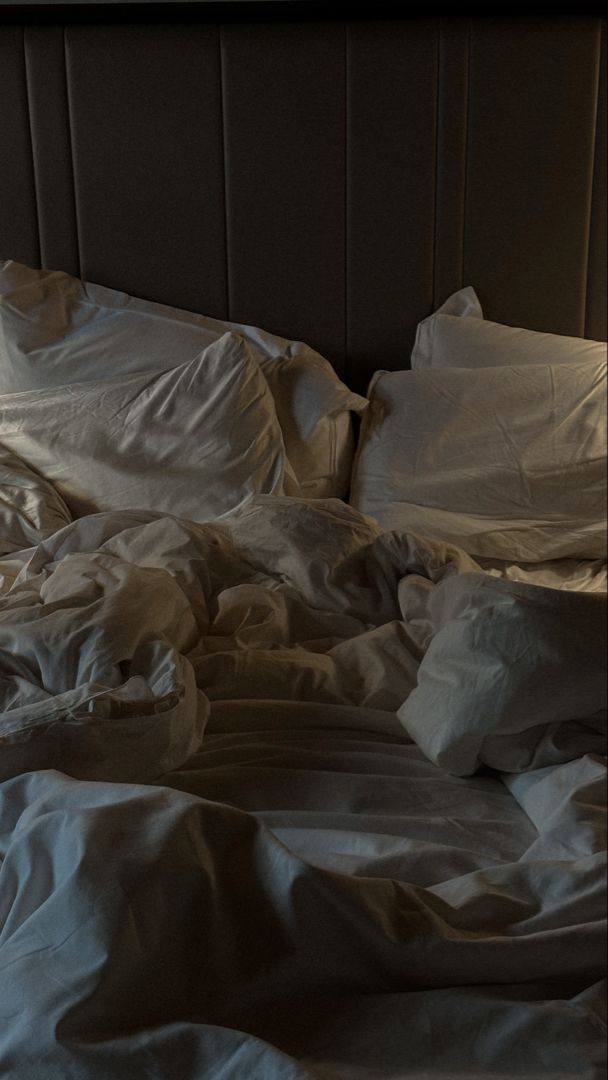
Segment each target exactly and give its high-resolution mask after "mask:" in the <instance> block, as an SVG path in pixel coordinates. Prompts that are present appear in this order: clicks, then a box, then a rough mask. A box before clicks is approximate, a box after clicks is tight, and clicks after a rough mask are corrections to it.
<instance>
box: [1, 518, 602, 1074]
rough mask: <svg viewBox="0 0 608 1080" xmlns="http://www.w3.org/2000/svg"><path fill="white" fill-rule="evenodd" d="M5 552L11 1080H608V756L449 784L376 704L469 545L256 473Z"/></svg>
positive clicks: (385, 707)
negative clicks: (309, 495) (214, 518)
mask: <svg viewBox="0 0 608 1080" xmlns="http://www.w3.org/2000/svg"><path fill="white" fill-rule="evenodd" d="M3 567H4V568H5V569H6V571H7V573H6V575H5V578H4V592H3V596H2V601H1V603H0V650H1V651H0V656H1V657H2V665H3V679H2V681H1V683H0V694H2V695H3V704H2V709H3V712H2V724H3V725H4V729H3V735H4V742H3V746H2V753H1V754H0V762H2V763H3V767H4V768H5V773H4V774H3V777H2V782H1V783H0V856H1V858H2V863H1V867H0V1001H1V1002H2V1003H3V1005H2V1013H3V1021H4V1023H3V1026H2V1027H0V1074H2V1075H3V1076H6V1077H9V1078H11V1080H12V1078H18V1080H26V1078H27V1080H30V1078H34V1080H38V1078H41V1080H42V1077H44V1078H45V1080H46V1078H48V1077H49V1076H53V1077H55V1076H57V1077H59V1076H60V1077H62V1078H63V1077H70V1078H78V1080H80V1078H82V1080H98V1078H99V1080H102V1078H103V1080H107V1078H108V1077H109V1076H112V1077H113V1078H117V1080H122V1078H125V1080H127V1078H128V1080H131V1078H133V1080H135V1078H136V1077H137V1078H139V1077H142V1076H150V1077H154V1078H155V1080H156V1078H161V1077H162V1078H164V1077H167V1078H169V1077H171V1078H174V1077H175V1076H176V1075H179V1076H180V1078H182V1077H183V1078H184V1080H195V1078H196V1080H199V1078H201V1077H212V1078H214V1080H215V1078H216V1077H217V1078H221V1080H243V1078H249V1077H258V1078H260V1080H275V1078H277V1080H278V1078H280V1080H284V1078H285V1080H287V1078H289V1080H292V1078H300V1077H302V1078H304V1077H312V1078H315V1080H342V1078H350V1077H352V1078H357V1080H359V1078H365V1080H371V1078H373V1080H381V1078H382V1080H388V1078H392V1077H395V1078H397V1077H404V1076H408V1078H409V1077H415V1078H419V1080H422V1078H423V1077H424V1078H425V1080H428V1078H432V1080H439V1078H442V1080H443V1078H446V1080H447V1078H448V1077H449V1078H452V1077H455V1076H462V1077H467V1080H468V1078H472V1077H492V1078H498V1077H500V1078H503V1077H504V1078H506V1077H514V1076H525V1077H526V1078H530V1080H532V1078H539V1080H540V1078H541V1077H542V1078H546V1080H549V1078H551V1080H555V1078H558V1077H559V1078H562V1077H563V1078H565V1077H577V1078H581V1077H583V1078H585V1080H595V1078H596V1077H598V1076H599V1075H600V1074H601V1068H602V1061H603V1052H604V1028H603V1021H602V980H603V978H604V975H605V936H604V915H605V897H604V883H605V861H604V855H603V850H604V848H605V830H604V815H603V804H604V800H605V766H604V762H603V760H602V758H601V757H600V756H598V755H597V753H589V752H585V748H584V747H581V748H580V750H581V752H580V753H577V755H576V756H575V757H569V758H567V759H566V760H564V761H563V762H559V763H557V764H551V765H548V766H544V767H540V768H535V769H532V770H528V771H523V772H521V773H519V774H510V773H501V772H500V771H499V770H487V769H486V770H482V771H481V772H480V773H478V774H477V775H475V776H473V777H467V778H462V777H458V776H452V775H450V774H449V773H447V772H445V771H444V770H441V769H439V768H437V766H435V765H433V764H432V763H431V762H430V761H429V760H428V759H427V758H426V757H425V755H424V754H423V753H422V751H421V750H420V749H419V747H418V746H417V745H416V744H415V743H414V742H413V741H412V740H411V739H410V738H409V737H408V735H407V734H406V732H405V731H404V728H403V727H402V725H401V724H400V723H399V721H398V719H397V718H396V711H397V709H398V708H399V706H400V705H401V703H402V702H403V701H404V700H405V699H406V698H407V697H408V694H409V693H410V692H411V690H412V689H413V688H414V687H415V686H416V682H417V676H418V671H419V669H420V663H421V660H422V662H424V661H423V655H424V652H425V649H426V647H427V644H428V640H429V623H428V611H429V607H428V600H429V598H430V597H431V596H432V595H433V594H434V593H435V592H436V590H437V589H441V588H442V587H446V584H448V585H449V582H450V580H452V579H454V578H455V577H458V578H459V579H461V580H462V581H463V582H464V586H466V582H467V581H468V580H469V579H464V578H462V575H466V574H470V575H472V576H471V579H470V580H471V581H474V580H477V579H478V570H479V568H478V567H477V565H476V564H475V563H474V562H473V561H472V560H471V559H469V558H468V557H467V556H465V555H464V554H462V553H460V552H459V551H458V550H457V549H454V548H450V547H449V546H446V545H440V544H428V543H425V542H424V541H421V540H419V539H417V538H416V537H411V536H408V535H406V534H381V531H380V529H378V528H377V527H376V526H375V524H374V523H373V522H371V521H370V520H369V519H365V518H363V517H362V516H361V515H360V514H358V513H357V512H356V511H354V510H353V509H351V508H349V507H346V506H344V505H343V504H342V503H339V502H337V501H329V502H326V503H316V504H312V503H307V502H306V501H304V500H295V499H286V498H273V497H260V498H257V499H255V500H254V501H253V502H252V503H251V505H250V506H249V507H248V508H247V509H246V510H245V511H241V512H239V513H238V514H236V515H234V516H233V517H232V518H230V519H224V520H223V521H222V523H218V524H214V525H194V524H192V523H186V522H181V521H179V520H178V519H175V518H168V517H162V516H161V515H158V514H144V513H131V514H126V513H106V514H98V515H94V516H92V517H89V518H84V519H81V520H80V521H77V522H74V523H72V524H71V525H68V526H67V527H66V528H64V529H62V530H61V531H60V532H59V533H57V534H55V536H54V537H52V538H50V539H46V540H45V541H44V542H43V543H42V544H40V545H39V546H38V547H36V548H32V549H29V550H28V551H26V552H23V553H20V554H15V553H12V554H11V556H10V558H9V559H7V560H2V561H1V562H0V571H1V570H2V569H3ZM506 588H507V589H508V588H509V585H508V582H507V584H506ZM531 595H532V593H531ZM404 596H406V597H407V605H406V606H405V607H404ZM134 597H136V598H137V604H136V606H135V608H134V609H133V608H132V601H133V598H134ZM593 599H594V600H597V597H594V598H593ZM557 602H558V601H557ZM594 610H596V609H595V608H594ZM128 611H134V614H132V615H131V617H129V616H128V614H127V613H128ZM573 629H575V628H573ZM432 631H433V628H432V627H431V635H430V636H431V640H432V636H433V633H432ZM522 633H525V630H522ZM153 646H154V647H153ZM171 659H173V667H172V669H171V670H172V673H173V674H172V678H173V679H174V681H173V683H172V684H171V686H172V690H171V694H172V696H171V694H169V697H170V699H171V700H170V702H169V705H168V706H167V708H166V709H165V707H164V705H163V701H164V699H163V701H161V700H160V697H159V695H156V698H155V696H154V687H155V685H156V683H155V679H156V680H157V679H158V677H159V672H160V668H161V667H162V665H164V668H163V671H165V672H166V670H168V667H167V665H168V664H169V661H170V660H171ZM589 664H590V667H589V672H588V671H585V670H584V666H583V668H582V669H579V670H577V671H573V678H578V679H581V680H585V679H586V677H587V676H588V675H589V673H590V672H591V671H592V669H593V673H594V674H595V672H594V668H593V666H594V665H595V664H596V658H594V657H592V658H591V659H590V661H589ZM188 673H190V674H188ZM191 676H193V680H192V678H191ZM193 681H194V683H195V684H196V688H195V689H194V687H193ZM125 688H128V689H125ZM165 689H166V687H165ZM193 694H194V695H195V696H196V702H197V705H196V708H194V707H193V704H192V702H193V698H192V695H193ZM74 695H76V696H74ZM188 695H190V697H188ZM156 706H158V710H157V713H156V714H154V715H156V716H157V718H159V726H158V727H157V728H156V729H155V730H156V735H157V736H158V732H159V731H161V729H162V731H161V734H162V735H163V738H164V739H165V743H164V744H163V745H166V744H167V742H168V744H169V745H170V746H171V747H172V749H173V751H174V753H175V759H174V764H175V767H172V768H171V769H170V771H169V772H167V771H163V768H164V766H163V762H164V760H165V759H164V758H162V759H161V757H155V756H154V755H155V754H157V747H158V741H157V739H156V741H155V740H154V739H153V740H151V741H150V740H148V741H146V738H142V739H141V741H139V742H138V738H137V736H138V732H140V733H142V732H143V733H144V734H145V732H146V731H148V730H149V727H147V726H146V724H144V723H142V717H143V716H144V714H145V716H146V717H149V716H150V715H152V713H153V709H154V707H156ZM169 706H170V708H169ZM180 709H182V712H181V714H180V715H179V717H178V721H179V722H178V723H177V725H176V723H175V718H174V714H175V712H176V710H177V713H179V710H180ZM53 710H54V711H53ZM146 710H147V712H146ZM163 710H164V711H163ZM171 710H173V712H172V713H171V717H169V715H168V714H169V711H171ZM11 713H12V714H13V721H12V723H11V722H10V717H11ZM28 713H29V716H30V719H31V721H32V723H30V725H29V726H28V724H27V717H28ZM194 714H196V718H197V720H196V724H195V723H194V722H193V716H194ZM7 718H9V719H8V720H7ZM163 718H165V719H167V724H166V725H165V727H164V728H163V724H162V721H163ZM51 719H52V721H53V722H52V723H51V722H50V720H51ZM530 722H533V718H530ZM188 725H190V726H189V727H188ZM197 725H198V726H197ZM185 729H187V732H186V733H187V734H188V736H189V739H186V740H185V742H184V730H185ZM11 731H12V735H11V734H9V733H10V732H11ZM201 732H202V741H201ZM176 733H177V734H178V735H179V737H180V738H181V739H182V743H179V745H176V740H175V736H176ZM104 739H105V743H106V745H105V747H104ZM11 740H12V741H11ZM178 742H179V740H178ZM193 743H194V744H196V745H197V746H198V748H197V749H195V751H194V753H192V752H191V751H192V744H193ZM7 747H9V748H10V747H12V754H7V753H6V750H7ZM41 748H42V749H41ZM592 748H593V749H595V744H593V745H592ZM51 749H52V753H51ZM41 753H42V760H41V759H40V754H41ZM45 755H46V761H45V760H44V758H45ZM7 762H8V765H7V764H6V763H7ZM45 764H46V766H47V767H44V765H45ZM117 779H120V781H121V782H117ZM142 781H144V782H142Z"/></svg>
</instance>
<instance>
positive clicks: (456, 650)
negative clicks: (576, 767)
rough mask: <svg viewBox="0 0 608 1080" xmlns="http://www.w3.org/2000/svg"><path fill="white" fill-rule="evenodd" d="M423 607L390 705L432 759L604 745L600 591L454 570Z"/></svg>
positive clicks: (454, 762) (462, 771)
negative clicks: (410, 672)
mask: <svg viewBox="0 0 608 1080" xmlns="http://www.w3.org/2000/svg"><path fill="white" fill-rule="evenodd" d="M402 595H403V591H402ZM427 616H428V619H429V621H430V623H431V626H432V628H433V630H434V636H433V637H432V638H431V641H430V644H429V646H428V649H427V651H426V653H425V655H424V657H423V659H422V662H421V665H420V668H419V671H418V685H417V687H416V688H415V689H414V690H413V691H412V692H411V694H410V695H409V697H408V698H407V700H406V701H405V702H404V704H403V705H402V706H401V708H400V709H399V711H398V716H399V719H400V721H401V723H402V724H403V726H404V728H405V729H406V731H407V732H408V734H409V735H410V736H411V738H412V739H414V740H415V742H416V743H417V744H418V746H419V747H420V749H421V750H422V751H423V753H424V754H426V756H427V757H428V758H429V759H430V760H431V761H432V762H434V764H435V765H438V766H439V767H440V768H442V769H445V770H446V772H449V773H453V774H455V775H456V776H469V775H471V774H472V773H474V772H476V770H477V769H479V768H480V767H481V766H482V765H487V766H490V767H491V768H493V769H498V770H500V771H504V772H525V771H527V770H529V769H537V768H542V767H544V766H548V765H557V764H561V763H563V762H566V761H570V760H572V759H573V758H577V757H580V756H581V755H582V754H586V753H605V752H606V713H605V706H606V690H607V687H606V597H605V596H602V595H598V594H596V593H594V594H586V593H571V592H562V591H560V590H556V589H547V588H543V587H541V586H536V585H527V584H523V583H521V582H517V583H514V582H511V581H505V580H498V579H495V578H490V577H486V576H484V575H481V574H462V575H455V576H453V577H448V578H445V579H444V580H443V581H442V582H441V583H440V584H438V585H436V586H434V587H433V588H432V589H431V590H430V595H429V599H428V611H427Z"/></svg>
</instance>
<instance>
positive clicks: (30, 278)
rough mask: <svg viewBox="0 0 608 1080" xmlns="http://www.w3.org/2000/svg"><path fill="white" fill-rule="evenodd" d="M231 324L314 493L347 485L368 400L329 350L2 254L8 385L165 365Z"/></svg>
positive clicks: (304, 484)
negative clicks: (358, 417) (354, 420)
mask: <svg viewBox="0 0 608 1080" xmlns="http://www.w3.org/2000/svg"><path fill="white" fill-rule="evenodd" d="M227 332H232V333H237V334H239V336H241V337H243V338H245V340H246V341H248V343H249V345H250V346H251V356H252V357H253V358H254V359H255V360H256V362H257V363H259V365H260V367H261V369H262V371H263V374H264V377H265V378H266V379H267V382H268V385H269V387H270V389H271V392H272V394H273V395H274V399H275V406H276V410H277V415H278V419H279V422H280V424H281V429H282V434H283V439H284V442H285V447H286V452H287V456H288V458H289V461H290V464H291V467H292V469H293V471H294V473H295V475H296V477H297V480H298V483H299V485H300V487H301V490H302V491H303V493H304V494H306V495H307V496H309V497H310V498H325V497H332V496H336V497H339V498H342V497H344V496H346V494H347V492H348V485H349V481H350V472H351V467H352V459H353V454H354V439H353V433H352V425H351V411H354V412H361V410H362V409H364V408H365V406H366V404H367V402H366V400H365V398H362V397H360V396H359V395H357V394H353V393H352V392H351V391H350V390H349V389H348V387H346V386H345V385H344V383H343V382H341V380H340V379H338V377H337V375H336V374H335V372H334V370H333V368H332V367H331V365H330V364H329V363H328V361H327V360H325V359H324V357H322V356H320V355H319V353H317V352H315V351H314V350H313V349H311V348H309V347H308V346H307V345H305V344H303V343H302V342H298V341H288V340H287V339H285V338H282V337H278V336H277V335H275V334H270V333H268V332H267V331H265V330H260V329H259V328H258V327H254V326H246V325H243V324H241V323H232V322H223V321H221V320H218V319H212V318H209V317H207V316H204V315H197V314H195V313H193V312H189V311H182V310H179V309H177V308H172V307H168V306H166V305H164V304H157V303H155V302H153V301H149V300H142V299H139V298H137V297H134V296H129V295H127V294H125V293H120V292H117V291H116V290H114V289H108V288H105V287H104V286H101V285H94V284H91V283H87V282H83V281H80V280H78V279H77V278H74V277H71V276H70V275H69V274H66V273H63V272H61V271H46V270H34V269H31V268H30V267H27V266H24V265H23V264H21V263H17V262H14V261H8V262H4V263H0V394H9V393H10V394H12V393H20V392H21V391H25V390H45V389H50V388H57V387H59V386H64V385H66V384H67V383H73V382H78V383H80V382H88V381H95V382H97V381H98V380H99V378H100V377H101V373H102V372H105V373H107V377H108V378H112V377H117V376H122V375H128V374H134V373H142V372H152V371H155V372H158V371H164V370H167V369H168V368H173V367H176V366H178V365H181V364H184V363H188V362H189V361H191V360H193V359H195V357H196V356H198V355H199V354H200V352H201V351H202V350H204V349H205V348H206V347H207V346H208V345H210V344H212V343H213V342H215V341H216V340H217V339H218V338H220V337H221V336H222V335H223V334H225V333H227Z"/></svg>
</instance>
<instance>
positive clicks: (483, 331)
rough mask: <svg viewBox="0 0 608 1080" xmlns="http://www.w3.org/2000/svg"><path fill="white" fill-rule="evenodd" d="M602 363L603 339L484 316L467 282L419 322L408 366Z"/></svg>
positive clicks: (471, 366) (604, 345) (416, 367)
mask: <svg viewBox="0 0 608 1080" xmlns="http://www.w3.org/2000/svg"><path fill="white" fill-rule="evenodd" d="M583 360H596V361H603V362H604V363H606V343H605V342H602V341H588V340H587V339H586V338H577V337H566V336H565V335H562V334H545V333H540V332H539V331H536V330H523V329H522V328H521V327H518V326H504V325H503V324H502V323H495V322H489V321H488V320H487V319H484V318H483V312H482V310H481V305H480V303H479V300H478V299H477V295H476V293H475V290H474V289H472V288H471V287H470V286H468V287H467V288H465V289H460V290H459V291H458V292H457V293H454V294H453V295H452V296H450V297H448V299H447V300H446V302H445V304H442V306H441V307H440V308H438V310H437V311H436V312H435V313H434V314H433V315H430V316H429V317H428V319H423V321H422V322H421V323H419V324H418V329H417V331H416V341H415V343H414V348H413V350H412V356H411V364H412V369H413V370H420V369H422V368H453V367H466V368H480V367H503V366H505V365H509V366H513V365H515V364H571V363H578V362H579V361H583Z"/></svg>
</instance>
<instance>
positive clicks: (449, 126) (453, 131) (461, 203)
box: [433, 19, 469, 308]
mask: <svg viewBox="0 0 608 1080" xmlns="http://www.w3.org/2000/svg"><path fill="white" fill-rule="evenodd" d="M468 39H469V22H468V20H465V19H442V20H440V23H439V50H438V64H437V77H438V83H437V95H438V102H437V160H436V202H435V258H434V287H433V307H434V308H436V307H438V306H439V305H440V304H442V303H443V301H444V300H445V299H446V298H447V297H448V296H449V295H450V293H453V292H455V290H456V289H459V288H461V286H462V284H463V280H462V272H463V259H464V250H463V248H464V231H465V230H464V217H465V205H466V167H467V127H468V125H467V111H468Z"/></svg>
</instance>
